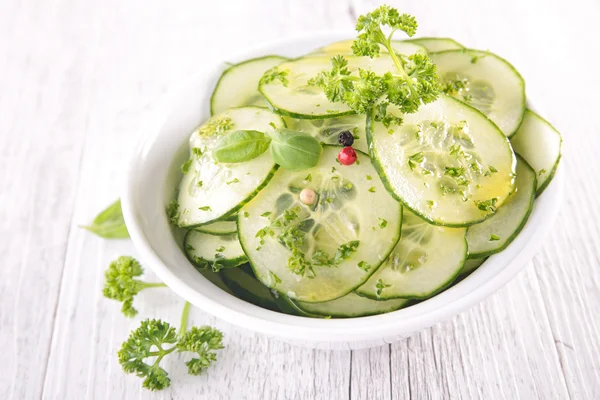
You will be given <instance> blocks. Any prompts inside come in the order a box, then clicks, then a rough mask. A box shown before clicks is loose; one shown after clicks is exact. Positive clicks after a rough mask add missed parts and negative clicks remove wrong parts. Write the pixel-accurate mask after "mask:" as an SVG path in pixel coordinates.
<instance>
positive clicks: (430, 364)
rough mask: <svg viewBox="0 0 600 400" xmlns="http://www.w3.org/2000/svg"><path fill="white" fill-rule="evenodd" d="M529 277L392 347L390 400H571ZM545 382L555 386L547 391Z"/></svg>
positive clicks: (525, 275)
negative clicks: (524, 399)
mask: <svg viewBox="0 0 600 400" xmlns="http://www.w3.org/2000/svg"><path fill="white" fill-rule="evenodd" d="M532 281H533V282H536V278H535V275H534V273H533V271H532V270H531V268H530V269H528V270H527V271H526V272H525V273H522V274H521V275H519V277H518V278H517V279H516V280H515V281H513V282H511V283H510V284H509V285H507V286H506V287H505V288H503V289H501V290H500V291H499V292H498V293H496V294H494V295H493V296H492V297H491V298H490V299H488V300H486V301H484V302H483V303H481V304H479V305H478V306H476V307H474V308H472V309H471V310H469V311H467V312H465V313H462V314H461V315H459V316H458V317H457V318H454V319H453V320H451V321H450V322H446V323H442V324H438V325H436V326H434V327H433V328H431V329H429V330H426V331H423V332H420V333H419V334H417V335H415V336H413V337H411V338H409V339H407V340H406V341H404V342H401V343H398V344H393V345H392V354H391V357H392V358H391V362H392V388H393V391H394V393H398V394H397V395H396V396H394V397H395V398H404V397H405V395H406V391H407V389H406V386H408V392H409V394H410V395H411V398H416V399H421V398H423V399H425V398H544V399H552V398H557V399H560V398H565V397H567V396H568V394H567V391H566V386H565V381H564V377H563V376H562V371H561V370H560V368H556V365H557V363H558V359H557V354H556V350H555V347H554V341H553V339H552V337H551V336H550V335H549V326H548V320H547V317H546V313H545V309H544V307H543V303H542V300H541V295H540V293H539V287H536V286H533V287H532V284H531V282H532ZM547 382H552V383H553V384H552V385H551V386H548V384H547Z"/></svg>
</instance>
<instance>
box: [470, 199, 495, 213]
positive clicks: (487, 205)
mask: <svg viewBox="0 0 600 400" xmlns="http://www.w3.org/2000/svg"><path fill="white" fill-rule="evenodd" d="M496 203H498V198H496V197H493V198H491V199H489V200H475V205H476V206H477V208H479V209H480V210H481V211H486V212H488V213H495V212H496Z"/></svg>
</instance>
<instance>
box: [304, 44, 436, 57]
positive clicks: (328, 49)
mask: <svg viewBox="0 0 600 400" xmlns="http://www.w3.org/2000/svg"><path fill="white" fill-rule="evenodd" d="M353 43H354V40H342V41H340V42H334V43H331V44H328V45H327V46H325V47H321V48H320V49H318V50H316V51H314V52H312V53H310V54H311V55H320V56H329V57H332V56H335V55H337V54H342V55H345V56H351V55H353V54H354V52H353V51H352V44H353ZM392 47H393V49H394V51H395V52H396V53H400V54H404V55H406V56H410V55H411V54H415V53H420V54H426V53H427V49H426V48H425V47H424V46H422V45H421V44H420V43H412V42H410V41H404V40H392ZM381 52H382V53H387V51H386V50H385V48H384V47H383V46H381Z"/></svg>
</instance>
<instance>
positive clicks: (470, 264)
mask: <svg viewBox="0 0 600 400" xmlns="http://www.w3.org/2000/svg"><path fill="white" fill-rule="evenodd" d="M485 260H487V257H482V258H469V259H467V261H465V265H464V267H463V269H462V270H461V271H460V276H461V277H463V276H467V275H469V274H470V273H471V272H473V271H475V270H476V269H477V268H479V267H480V266H481V264H483V263H484V262H485Z"/></svg>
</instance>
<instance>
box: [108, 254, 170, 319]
mask: <svg viewBox="0 0 600 400" xmlns="http://www.w3.org/2000/svg"><path fill="white" fill-rule="evenodd" d="M143 273H144V269H143V268H142V266H141V265H140V263H139V262H137V260H136V259H135V258H133V257H129V256H121V257H119V258H117V259H116V260H114V261H113V262H111V263H110V265H109V266H108V268H107V270H106V271H105V272H104V278H105V282H104V289H103V290H102V293H103V294H104V296H105V297H107V298H109V299H112V300H117V301H120V302H122V303H123V306H122V307H121V312H122V313H123V314H125V316H127V317H129V318H132V317H134V316H136V315H137V313H138V311H137V310H136V309H135V308H134V307H133V298H134V297H135V296H136V295H137V294H138V293H139V292H141V291H142V290H144V289H148V288H154V287H165V286H166V285H165V284H164V283H160V282H157V283H152V282H144V281H141V280H139V279H135V278H136V277H138V276H141V275H142V274H143Z"/></svg>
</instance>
